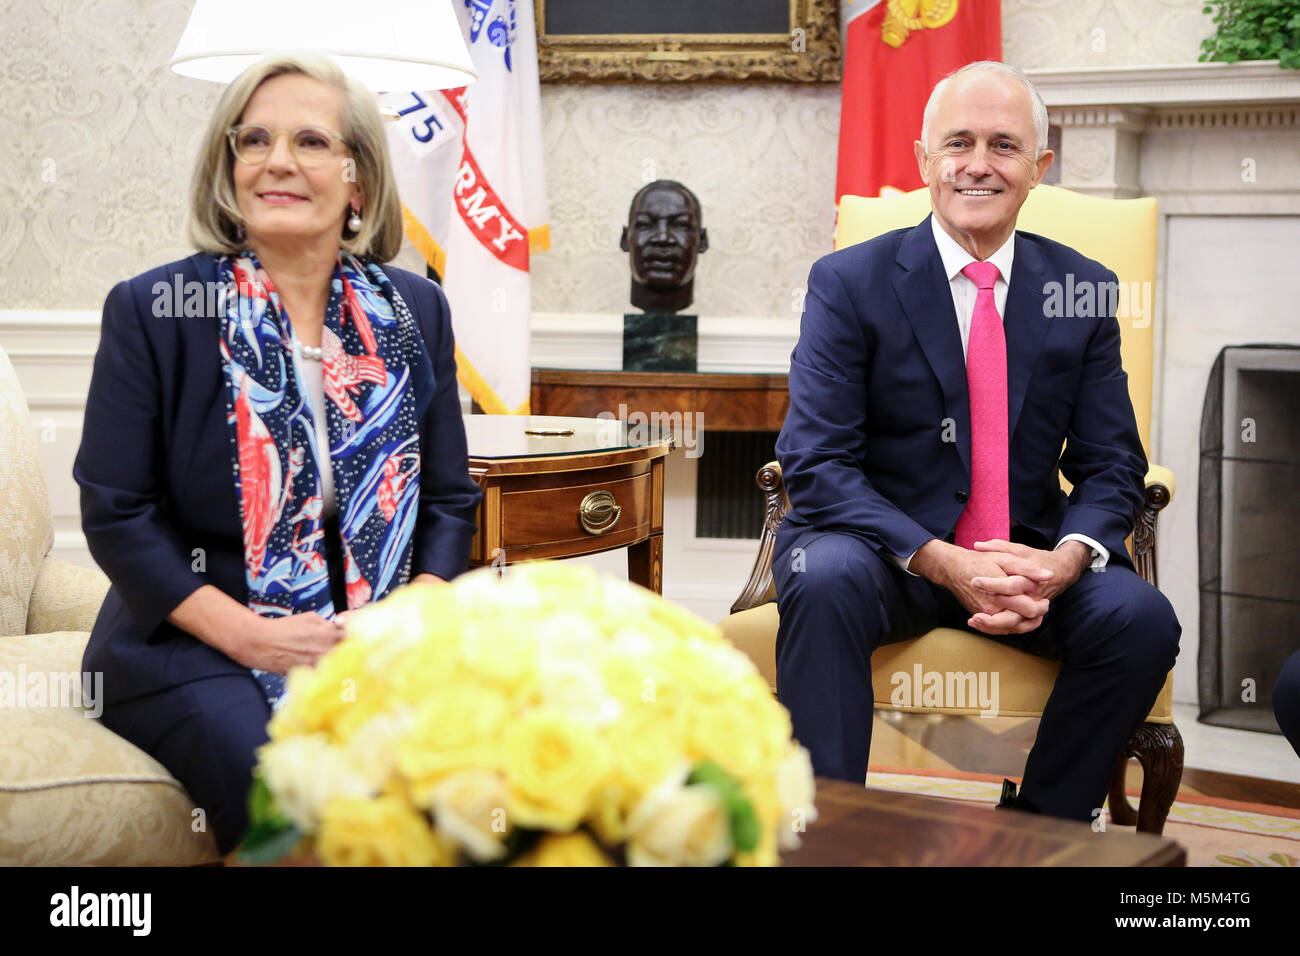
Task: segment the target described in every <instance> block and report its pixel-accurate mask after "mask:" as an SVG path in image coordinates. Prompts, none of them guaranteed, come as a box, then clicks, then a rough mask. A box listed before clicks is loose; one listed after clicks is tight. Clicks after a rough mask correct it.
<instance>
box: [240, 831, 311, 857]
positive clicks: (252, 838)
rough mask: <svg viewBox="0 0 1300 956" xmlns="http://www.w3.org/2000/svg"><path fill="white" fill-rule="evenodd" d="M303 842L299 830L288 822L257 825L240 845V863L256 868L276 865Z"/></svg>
mask: <svg viewBox="0 0 1300 956" xmlns="http://www.w3.org/2000/svg"><path fill="white" fill-rule="evenodd" d="M301 840H302V834H301V833H299V832H298V828H297V827H295V826H294V825H293V824H292V823H288V822H287V821H286V822H285V823H283V824H276V823H259V824H255V825H253V826H251V827H249V828H248V832H247V833H245V834H244V839H243V841H242V842H241V843H240V844H239V862H240V863H249V864H252V865H254V866H257V865H260V864H264V863H275V862H277V861H279V860H281V859H283V858H284V857H286V856H288V855H289V854H290V853H291V852H293V848H294V847H296V846H297V845H298V843H299V842H300V841H301Z"/></svg>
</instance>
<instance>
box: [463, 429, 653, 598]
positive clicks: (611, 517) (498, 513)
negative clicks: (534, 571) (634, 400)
mask: <svg viewBox="0 0 1300 956" xmlns="http://www.w3.org/2000/svg"><path fill="white" fill-rule="evenodd" d="M465 435H466V438H467V439H468V441H469V470H470V474H471V475H472V476H473V477H474V480H475V481H477V482H478V485H479V487H480V488H482V489H483V503H482V504H481V505H480V506H479V519H478V523H479V530H478V534H476V535H475V536H474V541H473V543H472V544H471V546H470V566H471V567H480V566H482V565H485V564H492V565H495V566H497V567H504V566H505V565H508V564H514V563H516V562H519V561H527V560H532V559H537V558H570V557H575V556H577V555H582V554H596V553H598V552H601V551H611V550H613V549H615V548H627V549H628V558H627V564H628V579H629V580H631V581H633V582H634V583H636V584H640V585H641V586H642V587H646V588H649V589H650V590H652V591H654V592H656V593H659V594H662V593H663V528H664V461H665V459H666V458H667V455H668V452H669V451H670V450H671V449H672V438H671V436H667V437H664V436H660V435H658V434H654V433H650V432H649V431H648V430H646V429H640V430H638V429H636V428H629V427H628V426H627V424H626V423H624V422H619V421H615V420H612V419H610V420H605V419H592V418H563V417H556V416H550V415H466V416H465Z"/></svg>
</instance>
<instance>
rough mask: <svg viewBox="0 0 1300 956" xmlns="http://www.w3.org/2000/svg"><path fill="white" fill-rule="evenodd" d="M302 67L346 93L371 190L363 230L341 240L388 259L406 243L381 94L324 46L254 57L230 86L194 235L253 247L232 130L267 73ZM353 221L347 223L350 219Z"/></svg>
mask: <svg viewBox="0 0 1300 956" xmlns="http://www.w3.org/2000/svg"><path fill="white" fill-rule="evenodd" d="M293 73H300V74H302V75H304V76H310V77H311V78H312V79H315V80H319V81H320V82H322V83H324V84H325V85H326V86H329V87H332V88H333V89H336V90H338V91H339V93H340V98H341V100H342V104H341V107H340V110H339V122H340V125H341V126H342V127H343V128H342V129H341V130H339V131H338V132H340V133H341V134H342V135H343V138H344V139H346V140H347V141H348V146H349V152H350V154H351V158H352V160H353V162H354V163H355V173H356V183H357V186H358V187H359V188H360V190H361V195H362V196H363V197H364V202H365V207H364V208H363V209H362V217H361V219H362V226H361V230H360V231H359V232H358V233H357V234H356V235H354V236H349V235H347V234H346V232H343V233H341V234H340V235H339V247H340V248H341V249H343V250H344V251H345V252H348V253H351V254H352V255H355V256H368V257H370V258H372V259H374V260H375V261H377V262H387V261H389V260H390V259H392V258H393V257H394V256H396V255H397V253H398V250H399V249H400V248H401V245H402V206H401V200H400V199H399V198H398V195H397V184H396V181H395V179H394V176H393V166H392V163H391V162H390V161H389V158H388V136H387V134H386V133H385V132H384V121H383V119H382V118H381V117H380V115H379V105H378V101H377V100H376V98H375V95H374V94H373V93H371V92H370V91H369V90H368V89H366V87H365V86H363V85H362V84H361V83H359V82H357V81H356V80H353V79H350V78H349V77H347V76H345V75H344V73H343V71H342V70H341V69H339V67H338V64H336V63H335V62H334V61H333V60H331V59H330V58H329V57H326V56H323V55H320V54H310V53H303V54H279V55H273V56H268V57H266V58H265V59H262V60H259V61H258V62H256V63H254V64H253V65H252V66H250V67H249V68H248V69H246V70H245V71H244V72H243V73H241V74H239V76H237V77H236V78H235V79H234V81H233V82H232V83H231V84H230V85H229V86H227V87H226V89H225V91H224V92H223V93H222V95H221V100H220V101H219V102H218V103H217V108H216V110H215V112H214V113H213V114H212V118H211V119H210V120H208V126H207V129H206V130H204V132H203V141H202V144H201V145H200V147H199V157H198V163H197V165H196V166H195V169H194V176H193V179H192V182H191V186H190V215H189V222H188V223H187V231H188V233H189V239H190V242H192V243H193V244H194V246H195V247H196V248H197V249H199V250H201V251H203V252H213V253H237V252H239V251H241V250H243V249H245V248H246V247H247V244H246V242H245V240H244V239H243V236H242V229H243V226H244V218H243V216H242V215H241V214H240V211H239V204H238V203H237V202H236V200H235V180H234V164H235V158H234V155H233V154H232V153H231V150H230V142H229V140H228V139H227V138H226V133H227V131H228V130H229V129H230V127H232V126H234V125H236V124H238V122H239V120H240V117H242V116H243V113H244V110H245V108H247V106H248V101H249V100H250V99H252V98H253V94H254V93H255V92H256V91H257V89H258V87H260V86H261V85H262V84H263V83H265V82H266V81H267V80H269V79H271V78H273V77H276V76H284V75H286V74H293ZM344 228H345V229H346V226H345V227H344Z"/></svg>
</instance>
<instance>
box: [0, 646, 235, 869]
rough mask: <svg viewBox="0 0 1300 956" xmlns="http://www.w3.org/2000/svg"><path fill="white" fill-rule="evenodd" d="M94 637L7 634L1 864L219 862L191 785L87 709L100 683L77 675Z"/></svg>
mask: <svg viewBox="0 0 1300 956" xmlns="http://www.w3.org/2000/svg"><path fill="white" fill-rule="evenodd" d="M88 636H89V635H87V634H86V633H84V632H70V631H61V632H55V633H50V634H31V635H27V636H25V637H12V636H11V637H0V865H8V866H12V865H45V866H51V865H72V864H80V865H100V866H105V865H124V866H132V865H134V866H141V865H190V864H197V863H208V862H215V861H216V860H218V859H219V856H218V854H217V849H216V843H215V841H214V840H213V837H212V835H211V833H208V832H206V831H203V830H200V831H199V832H195V829H194V828H193V827H194V826H196V825H197V824H195V820H194V817H193V815H192V814H193V811H194V803H193V801H192V800H191V799H190V798H189V795H188V794H186V792H185V790H184V788H183V787H182V786H181V785H180V784H179V783H178V782H177V781H176V779H175V778H173V777H172V776H171V774H169V773H168V772H167V771H166V769H165V768H164V767H163V766H162V765H161V764H159V763H158V761H156V760H154V759H153V758H152V757H150V756H149V755H148V754H146V753H144V752H143V751H142V750H140V749H138V748H137V747H135V746H134V745H133V744H131V743H130V742H128V741H127V740H125V739H123V738H122V737H119V736H118V735H117V734H115V733H113V732H112V731H111V730H109V729H108V728H107V727H105V726H103V724H101V723H100V722H99V721H98V720H97V719H95V718H94V717H93V716H89V715H88V714H93V713H94V712H95V710H96V707H95V703H96V702H95V701H94V697H95V691H96V684H97V681H96V680H95V679H94V678H93V676H92V678H91V680H90V681H88V682H87V688H86V690H87V693H85V694H84V695H83V694H81V693H80V690H79V688H80V680H79V679H78V680H77V681H75V682H74V681H73V680H72V679H71V677H72V675H74V674H76V675H79V673H80V671H81V654H82V651H83V650H84V649H85V646H86V640H87V638H88ZM82 705H84V706H85V709H83V706H82Z"/></svg>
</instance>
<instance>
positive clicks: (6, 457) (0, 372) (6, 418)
mask: <svg viewBox="0 0 1300 956" xmlns="http://www.w3.org/2000/svg"><path fill="white" fill-rule="evenodd" d="M0 462H2V463H3V464H2V465H0V635H6V634H26V633H27V602H28V601H29V600H30V599H31V594H32V587H33V586H34V585H35V583H36V575H37V573H38V572H39V571H40V568H41V562H42V561H44V560H45V555H46V553H47V552H48V551H49V550H50V545H52V544H53V543H54V524H53V521H52V520H51V518H50V493H49V490H48V489H47V488H46V487H45V473H44V472H43V471H42V470H41V459H40V456H39V455H38V454H37V451H36V435H35V433H34V432H33V431H32V416H31V412H30V411H28V409H27V399H26V398H24V397H23V390H22V387H21V386H20V385H19V384H18V376H17V374H15V372H14V367H13V365H11V364H10V362H9V356H7V355H6V354H5V352H4V349H0Z"/></svg>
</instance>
